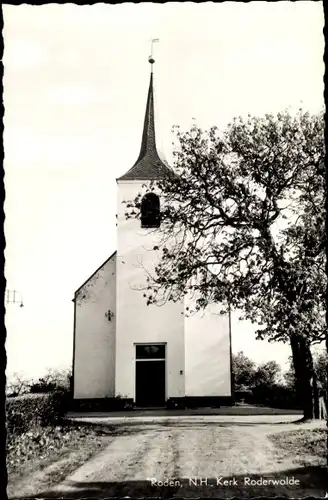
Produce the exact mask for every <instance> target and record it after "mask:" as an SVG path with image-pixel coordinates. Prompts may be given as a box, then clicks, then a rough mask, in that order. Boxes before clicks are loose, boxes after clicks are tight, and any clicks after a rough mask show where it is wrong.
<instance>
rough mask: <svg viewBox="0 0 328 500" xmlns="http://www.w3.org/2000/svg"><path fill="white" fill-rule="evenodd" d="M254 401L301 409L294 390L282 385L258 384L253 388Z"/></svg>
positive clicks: (274, 406) (271, 405)
mask: <svg viewBox="0 0 328 500" xmlns="http://www.w3.org/2000/svg"><path fill="white" fill-rule="evenodd" d="M252 391H253V398H252V400H253V403H255V404H263V405H265V406H270V407H272V408H283V409H295V410H296V409H300V407H301V406H300V402H299V401H298V398H297V396H296V393H295V391H294V390H292V389H289V388H288V387H285V386H282V385H278V384H277V385H274V386H272V387H266V386H258V387H254V388H253V390H252Z"/></svg>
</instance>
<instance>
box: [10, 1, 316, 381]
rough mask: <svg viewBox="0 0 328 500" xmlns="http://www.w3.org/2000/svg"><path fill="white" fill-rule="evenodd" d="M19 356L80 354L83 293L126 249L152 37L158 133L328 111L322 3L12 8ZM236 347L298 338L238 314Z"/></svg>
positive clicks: (13, 277)
mask: <svg viewBox="0 0 328 500" xmlns="http://www.w3.org/2000/svg"><path fill="white" fill-rule="evenodd" d="M3 11H4V44H5V49H4V65H5V74H4V104H5V117H4V125H5V133H4V145H5V172H6V176H5V183H6V201H5V212H6V222H5V232H6V241H7V248H6V279H7V287H8V289H10V290H14V289H16V290H19V291H20V292H21V293H22V295H23V298H24V303H25V307H24V308H19V307H18V306H15V305H8V308H7V316H6V324H7V335H8V337H7V355H8V369H7V373H8V375H9V376H10V375H11V374H12V373H13V372H19V373H21V374H25V375H26V376H28V377H32V376H38V375H41V374H42V373H43V372H44V371H45V370H46V369H47V368H48V367H53V368H67V367H69V366H70V364H71V360H72V342H73V304H72V302H71V299H72V298H73V293H74V290H75V289H76V288H78V287H79V286H80V284H81V283H82V282H83V281H84V280H85V279H86V278H87V277H88V276H89V275H90V274H91V273H92V272H93V271H94V270H95V269H96V268H97V267H98V266H99V265H100V264H101V263H102V262H103V261H104V260H105V259H106V258H107V257H108V256H109V255H110V254H111V253H112V252H113V251H114V250H115V247H116V226H115V222H116V221H115V214H116V182H115V178H116V177H118V176H120V175H121V174H123V173H124V172H125V171H126V170H128V169H129V168H130V167H131V166H132V164H133V163H134V161H135V160H136V158H137V155H138V153H139V147H140V140H141V132H142V125H143V123H142V122H143V117H144V110H145V101H146V94H147V90H148V82H149V64H148V62H147V58H148V55H149V50H150V43H149V41H150V39H151V38H152V37H156V38H159V39H160V42H159V43H158V44H156V45H155V46H154V53H155V57H156V63H155V92H156V112H157V132H158V134H157V135H158V142H159V146H160V148H161V150H163V151H164V153H165V155H166V158H167V159H168V161H169V162H171V160H172V157H171V142H172V135H171V127H172V125H174V124H178V125H180V126H181V127H182V128H186V127H188V126H189V125H190V124H191V121H192V118H193V117H194V118H196V120H197V123H198V124H199V125H200V126H202V127H209V126H211V125H219V126H220V125H221V126H223V125H224V124H225V123H227V122H228V121H229V120H230V119H231V118H232V117H233V116H235V115H241V114H243V115H245V114H246V113H248V112H251V113H252V114H264V113H266V112H271V111H272V112H277V111H279V110H282V109H285V108H286V107H288V106H290V107H291V109H292V110H293V109H297V108H299V107H300V105H302V107H303V108H304V109H308V110H310V111H313V112H316V111H319V110H321V109H322V108H323V105H324V100H323V74H324V64H323V50H324V38H323V34H322V30H323V25H324V16H323V8H322V3H321V2H306V1H304V2H303V1H302V2H272V3H270V2H258V1H256V2H251V3H239V2H236V3H235V2H226V3H221V4H215V3H201V4H195V3H178V4H177V3H166V4H154V3H151V4H149V3H144V4H130V3H125V4H120V5H119V4H118V5H106V4H101V3H99V4H95V5H92V6H77V5H74V4H63V5H58V4H46V5H42V6H32V5H26V4H25V5H24V4H23V5H19V6H12V5H4V6H3ZM233 350H234V351H235V352H236V351H238V350H244V352H245V353H246V354H247V355H249V356H250V357H252V358H253V359H254V360H255V361H262V360H269V359H276V360H277V361H279V362H281V363H284V362H285V361H286V359H287V357H288V356H289V355H290V352H289V347H287V346H283V345H280V344H270V345H268V344H267V343H266V342H260V341H255V339H254V333H253V329H252V327H251V325H249V324H247V323H238V321H234V323H233Z"/></svg>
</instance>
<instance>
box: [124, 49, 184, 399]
mask: <svg viewBox="0 0 328 500" xmlns="http://www.w3.org/2000/svg"><path fill="white" fill-rule="evenodd" d="M149 62H150V65H151V71H150V82H149V89H148V97H147V103H146V113H145V118H144V126H143V133H142V139H141V148H140V153H139V156H138V159H137V161H136V162H135V164H134V165H133V167H132V168H130V170H128V171H127V172H126V173H125V174H124V175H122V176H121V177H119V178H118V179H117V186H118V208H117V214H118V215H117V261H116V262H117V272H116V368H115V395H116V396H122V397H123V398H129V399H133V400H134V401H135V403H136V404H137V406H146V405H150V406H152V405H153V406H156V405H161V404H163V405H164V404H165V400H166V399H167V398H179V397H184V395H185V390H184V314H183V313H184V306H183V303H180V304H179V303H172V302H170V303H167V304H165V305H163V306H156V305H150V306H147V303H146V299H145V297H144V288H145V286H146V276H147V272H149V273H152V271H153V269H154V266H155V264H156V261H157V259H158V255H157V251H156V250H153V248H154V246H156V244H157V243H158V239H159V235H160V217H159V213H160V207H161V196H160V193H148V194H146V195H145V196H144V197H143V199H142V201H141V217H140V219H134V218H133V219H128V220H127V219H126V217H125V212H126V205H125V203H124V202H126V201H128V200H133V199H134V198H135V197H136V196H137V195H138V194H139V193H142V192H144V189H143V185H144V184H146V185H147V183H150V182H151V181H153V180H156V179H159V178H161V177H162V176H163V175H165V174H166V173H167V172H168V171H170V168H169V167H168V166H167V165H165V163H164V162H163V161H162V160H161V159H160V157H159V154H158V150H157V147H156V134H155V117H154V88H153V85H154V76H153V66H154V59H153V58H152V57H150V58H149Z"/></svg>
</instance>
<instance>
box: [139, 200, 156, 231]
mask: <svg viewBox="0 0 328 500" xmlns="http://www.w3.org/2000/svg"><path fill="white" fill-rule="evenodd" d="M159 226H160V207H159V197H158V196H157V194H155V193H147V194H145V196H144V197H143V198H142V201H141V227H159Z"/></svg>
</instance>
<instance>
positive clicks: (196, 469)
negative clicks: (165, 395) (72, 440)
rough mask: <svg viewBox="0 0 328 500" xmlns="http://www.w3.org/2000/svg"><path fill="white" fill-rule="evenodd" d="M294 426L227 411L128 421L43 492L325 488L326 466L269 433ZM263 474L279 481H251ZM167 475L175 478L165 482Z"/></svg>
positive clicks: (311, 492)
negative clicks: (215, 416)
mask: <svg viewBox="0 0 328 500" xmlns="http://www.w3.org/2000/svg"><path fill="white" fill-rule="evenodd" d="M239 420H240V419H239ZM295 427H296V428H299V427H297V426H295V424H282V425H277V424H276V425H275V424H273V423H272V422H271V421H269V422H268V423H267V424H265V423H256V422H253V423H252V422H250V421H248V422H247V421H242V422H236V421H233V420H232V421H231V420H230V421H229V418H228V417H226V419H225V421H224V422H223V421H222V422H217V421H214V422H213V421H211V419H210V418H209V419H207V420H206V419H205V420H204V419H201V420H199V419H198V420H197V419H194V420H190V419H183V418H180V419H179V418H178V419H177V420H176V421H168V419H164V420H162V421H160V422H159V421H158V422H149V423H145V422H144V423H142V422H135V423H134V424H133V423H131V422H129V423H128V424H121V426H120V427H118V430H117V435H116V436H115V438H114V439H113V440H112V441H111V443H110V444H109V445H108V447H107V448H106V449H105V450H103V451H102V452H101V453H99V454H98V455H97V456H95V457H94V458H93V459H91V460H89V461H88V462H87V463H86V464H84V465H83V466H82V467H80V468H79V469H77V470H76V471H75V472H74V473H73V474H72V475H71V476H69V477H68V478H67V479H66V480H65V481H64V482H63V483H61V484H60V485H58V486H57V487H55V488H53V489H52V490H51V491H47V492H42V495H40V496H43V497H47V498H56V497H57V498H58V497H60V496H64V497H66V498H83V497H96V498H104V497H107V498H108V497H115V496H116V497H117V496H121V497H122V496H131V497H138V496H139V497H145V496H146V497H147V496H157V495H161V496H162V497H170V496H177V497H195V496H200V497H211V496H216V497H218V496H219V497H227V496H243V497H254V496H259V495H261V496H273V495H285V496H290V497H303V496H324V478H322V479H321V476H320V473H318V471H317V470H316V471H314V470H309V468H306V467H305V468H304V467H303V468H301V467H300V466H299V462H298V457H295V459H293V460H291V459H290V458H289V459H286V458H284V457H283V456H280V455H279V452H278V450H277V449H276V448H275V447H274V445H273V444H272V443H271V441H270V440H269V439H268V438H267V436H268V435H269V434H271V433H272V432H281V431H284V430H293V429H294V428H295ZM303 428H304V427H303ZM319 472H320V471H319ZM318 474H319V475H318ZM286 477H288V478H289V481H292V478H293V477H294V478H296V480H299V484H296V485H295V484H293V485H286V484H283V483H281V480H286V479H285V478H286ZM220 478H222V479H220ZM261 478H262V480H263V479H268V478H271V480H272V479H275V480H276V481H278V480H279V481H280V483H279V484H275V485H258V484H252V483H251V484H250V481H254V480H256V481H259V480H260V481H261ZM165 480H168V481H172V482H171V485H169V486H167V485H164V484H162V482H164V481H165ZM201 481H203V483H201ZM224 481H228V482H227V483H224ZM245 481H246V484H245ZM195 483H196V484H195Z"/></svg>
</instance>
